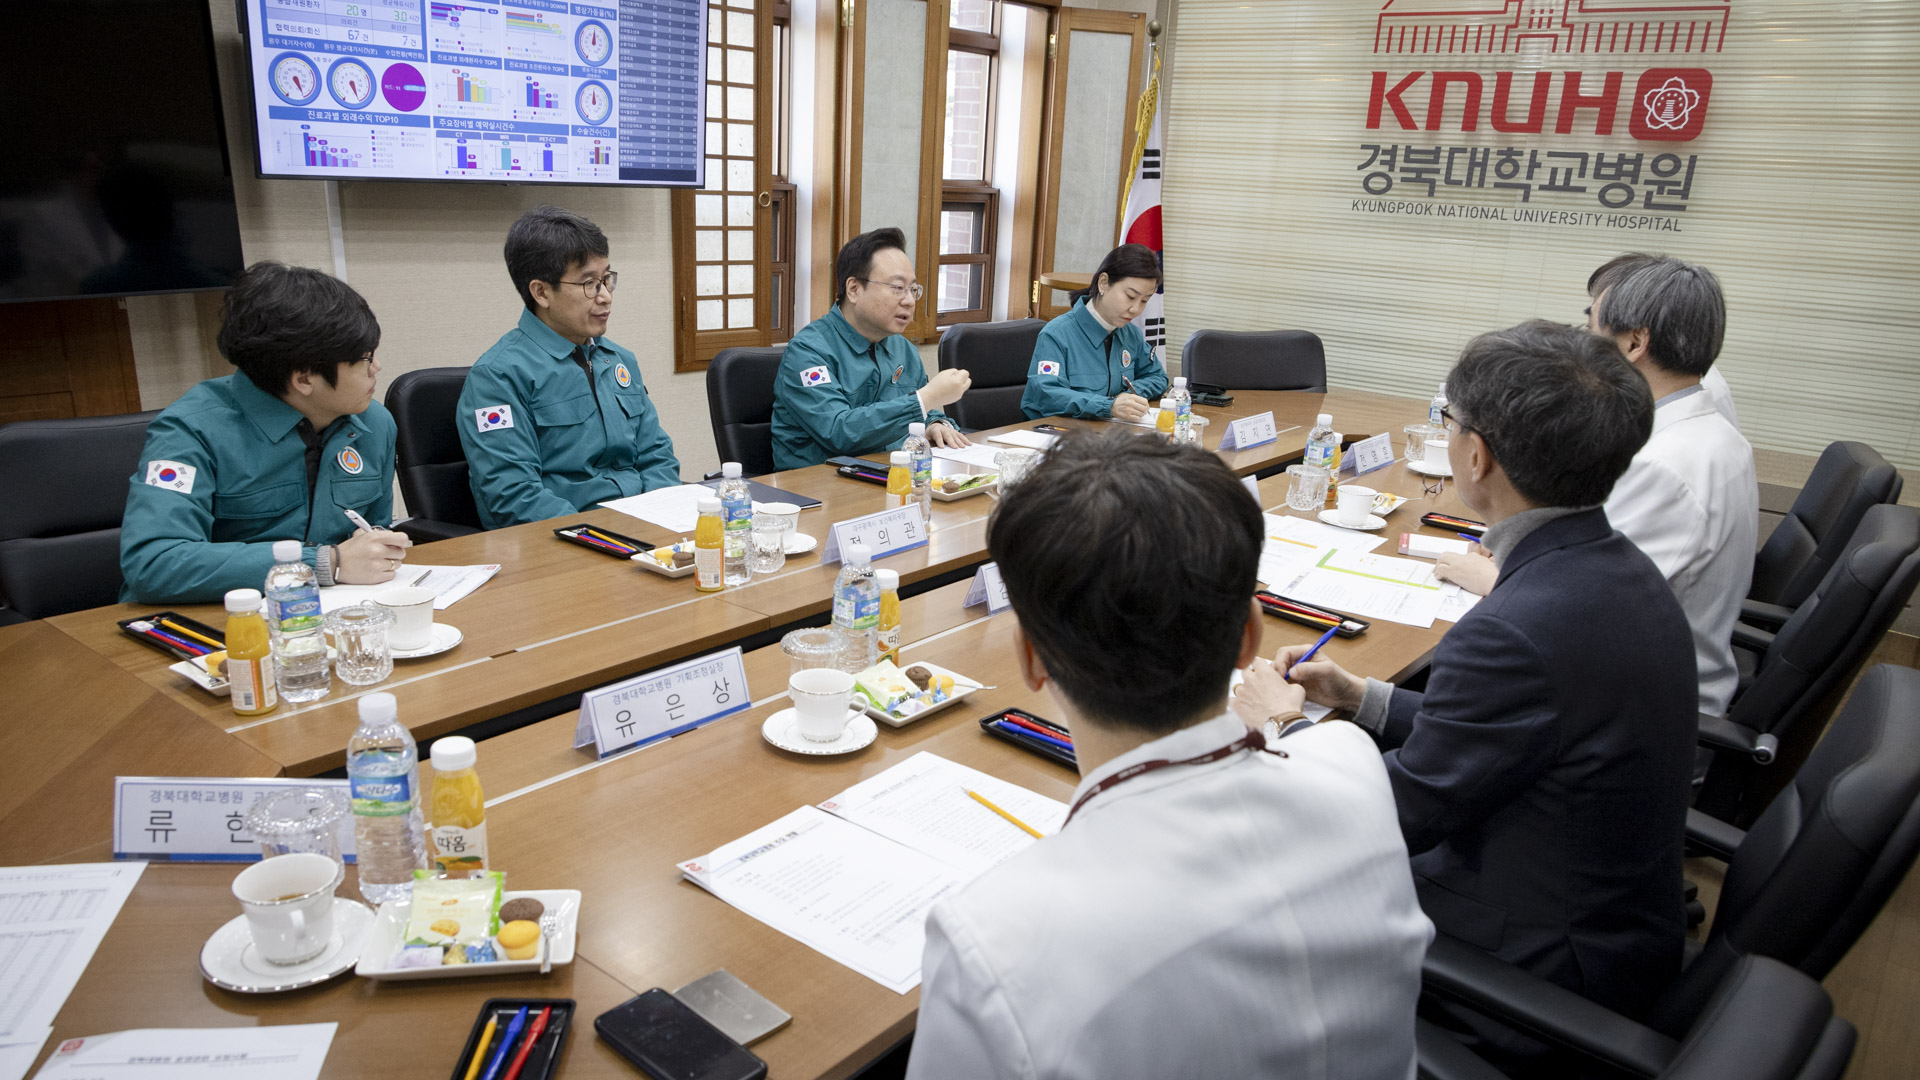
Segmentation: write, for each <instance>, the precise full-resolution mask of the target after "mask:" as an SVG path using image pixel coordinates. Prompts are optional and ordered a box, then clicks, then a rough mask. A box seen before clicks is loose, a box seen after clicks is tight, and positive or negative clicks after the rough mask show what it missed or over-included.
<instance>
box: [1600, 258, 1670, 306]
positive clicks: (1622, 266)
mask: <svg viewBox="0 0 1920 1080" xmlns="http://www.w3.org/2000/svg"><path fill="white" fill-rule="evenodd" d="M1659 257H1660V256H1658V255H1649V254H1647V253H1646V252H1644V251H1626V252H1622V253H1620V254H1618V255H1615V256H1614V257H1613V258H1611V259H1608V260H1607V261H1606V262H1603V263H1601V264H1600V265H1599V266H1597V267H1595V268H1594V271H1593V273H1591V274H1588V275H1587V297H1588V298H1589V299H1593V300H1598V299H1599V298H1600V294H1601V293H1603V292H1606V291H1607V290H1608V289H1609V288H1612V287H1613V283H1614V282H1616V281H1618V280H1620V279H1621V278H1622V277H1625V276H1626V275H1627V273H1628V272H1629V271H1632V270H1636V269H1638V268H1640V267H1642V266H1645V265H1646V264H1647V263H1650V262H1652V261H1653V260H1655V259H1657V258H1659Z"/></svg>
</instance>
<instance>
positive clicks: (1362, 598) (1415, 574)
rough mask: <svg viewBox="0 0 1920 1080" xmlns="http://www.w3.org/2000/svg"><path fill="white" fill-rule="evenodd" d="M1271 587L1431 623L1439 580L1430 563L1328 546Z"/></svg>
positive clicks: (1361, 611)
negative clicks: (1314, 558)
mask: <svg viewBox="0 0 1920 1080" xmlns="http://www.w3.org/2000/svg"><path fill="white" fill-rule="evenodd" d="M1289 569H1290V570H1293V569H1298V568H1296V567H1289ZM1272 588H1273V591H1274V592H1277V593H1279V594H1280V595H1282V596H1286V597H1290V598H1292V599H1294V600H1300V601H1304V602H1305V603H1309V604H1312V605H1314V606H1316V607H1325V608H1332V609H1334V610H1335V611H1344V612H1347V613H1348V614H1351V615H1358V616H1360V617H1361V618H1363V619H1386V620H1387V621H1388V622H1397V623H1405V624H1407V625H1408V626H1421V627H1428V626H1432V625H1433V620H1434V619H1436V618H1438V617H1439V614H1440V590H1441V582H1440V581H1439V579H1437V578H1435V577H1434V576H1433V564H1432V563H1429V562H1425V561H1423V560H1420V559H1398V558H1394V557H1393V556H1390V555H1368V554H1356V553H1353V552H1350V551H1345V550H1334V551H1329V552H1327V553H1326V554H1324V555H1322V556H1321V557H1320V558H1318V559H1316V560H1315V561H1314V562H1313V563H1312V564H1311V565H1309V566H1307V567H1305V568H1304V569H1298V572H1297V573H1295V574H1294V575H1293V577H1292V578H1291V579H1290V580H1283V581H1276V582H1274V583H1272Z"/></svg>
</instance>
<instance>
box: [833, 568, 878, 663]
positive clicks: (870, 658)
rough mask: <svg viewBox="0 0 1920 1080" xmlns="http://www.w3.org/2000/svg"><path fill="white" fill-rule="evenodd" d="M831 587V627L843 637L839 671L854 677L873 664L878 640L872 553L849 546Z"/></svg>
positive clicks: (876, 597) (875, 586)
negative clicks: (844, 641)
mask: <svg viewBox="0 0 1920 1080" xmlns="http://www.w3.org/2000/svg"><path fill="white" fill-rule="evenodd" d="M844 555H845V561H844V562H842V563H841V564H840V577H839V578H838V579H837V580H835V581H834V583H833V625H834V626H835V627H838V628H839V630H840V632H841V633H843V634H845V635H846V637H847V648H846V651H845V652H843V653H841V654H840V667H841V669H842V670H845V671H851V672H854V673H855V674H858V673H860V672H862V671H865V670H867V669H868V668H870V667H872V666H873V664H874V659H875V657H876V656H877V654H878V645H879V640H880V586H879V584H878V583H876V582H875V581H874V580H873V553H872V551H871V550H870V549H869V548H868V547H867V545H865V544H849V545H848V546H847V550H846V551H845V553H844Z"/></svg>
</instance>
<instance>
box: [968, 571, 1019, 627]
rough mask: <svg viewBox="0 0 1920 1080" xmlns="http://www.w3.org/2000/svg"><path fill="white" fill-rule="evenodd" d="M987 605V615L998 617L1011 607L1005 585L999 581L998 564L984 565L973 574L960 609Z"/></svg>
mask: <svg viewBox="0 0 1920 1080" xmlns="http://www.w3.org/2000/svg"><path fill="white" fill-rule="evenodd" d="M981 604H985V605H987V614H988V615H998V614H1000V613H1001V612H1003V611H1005V610H1007V609H1008V608H1009V607H1012V606H1013V601H1011V600H1008V599H1007V583H1006V582H1004V581H1002V580H1000V564H999V563H984V564H982V565H981V567H980V569H978V570H975V571H974V572H973V584H972V585H971V586H969V587H968V588H967V599H966V602H965V603H963V604H962V605H960V606H961V607H978V606H979V605H981Z"/></svg>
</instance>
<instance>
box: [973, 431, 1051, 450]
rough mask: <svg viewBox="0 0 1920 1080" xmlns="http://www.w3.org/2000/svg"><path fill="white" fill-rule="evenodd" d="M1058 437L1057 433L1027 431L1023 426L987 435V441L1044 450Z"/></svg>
mask: <svg viewBox="0 0 1920 1080" xmlns="http://www.w3.org/2000/svg"><path fill="white" fill-rule="evenodd" d="M1058 439H1059V436H1057V435H1049V434H1047V433H1046V432H1044V431H1028V430H1026V429H1025V428H1022V429H1020V430H1018V431H1003V432H1001V433H1000V434H998V435H989V436H987V441H988V442H997V443H1002V444H1004V445H1007V446H1024V447H1026V448H1028V449H1029V450H1045V449H1047V448H1048V447H1050V446H1052V445H1053V444H1054V442H1055V441H1057V440H1058Z"/></svg>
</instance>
